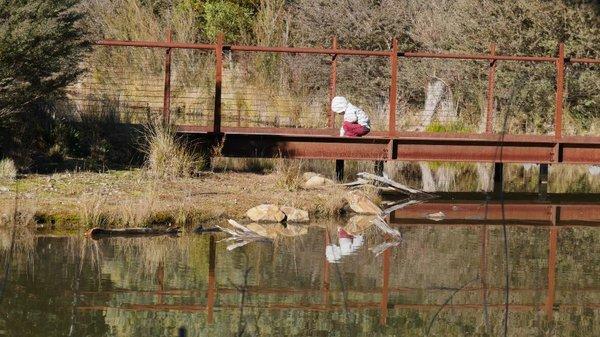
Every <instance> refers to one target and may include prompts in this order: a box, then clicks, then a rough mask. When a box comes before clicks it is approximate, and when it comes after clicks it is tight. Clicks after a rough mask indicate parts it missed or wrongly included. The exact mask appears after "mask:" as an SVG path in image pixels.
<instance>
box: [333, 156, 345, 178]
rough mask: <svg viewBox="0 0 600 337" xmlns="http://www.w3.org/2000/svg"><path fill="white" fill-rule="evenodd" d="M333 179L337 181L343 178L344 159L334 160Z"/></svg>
mask: <svg viewBox="0 0 600 337" xmlns="http://www.w3.org/2000/svg"><path fill="white" fill-rule="evenodd" d="M335 179H336V180H337V181H343V180H344V161H343V160H341V159H336V161H335Z"/></svg>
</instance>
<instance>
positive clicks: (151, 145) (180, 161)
mask: <svg viewBox="0 0 600 337" xmlns="http://www.w3.org/2000/svg"><path fill="white" fill-rule="evenodd" d="M146 139H147V142H148V149H147V155H148V159H147V164H146V167H147V169H148V173H149V174H150V175H151V176H153V177H155V178H167V179H172V178H188V177H190V176H192V174H193V173H194V171H195V170H196V169H197V168H199V166H201V160H200V159H199V158H198V157H197V156H195V155H194V154H192V153H190V151H188V149H186V147H185V146H184V145H183V144H181V142H180V141H178V140H177V139H176V137H175V134H174V132H173V131H172V130H170V129H169V128H164V127H153V128H151V129H150V130H149V132H148V134H147V138H146Z"/></svg>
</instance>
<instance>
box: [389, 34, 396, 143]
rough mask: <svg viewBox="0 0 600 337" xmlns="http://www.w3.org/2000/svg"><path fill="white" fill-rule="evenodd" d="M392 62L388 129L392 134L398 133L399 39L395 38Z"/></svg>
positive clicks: (391, 54)
mask: <svg viewBox="0 0 600 337" xmlns="http://www.w3.org/2000/svg"><path fill="white" fill-rule="evenodd" d="M390 63H391V67H390V68H391V79H390V113H389V115H388V130H389V133H390V136H391V135H393V134H395V133H396V104H397V102H396V100H397V95H398V40H397V39H395V38H394V39H393V40H392V51H391V53H390Z"/></svg>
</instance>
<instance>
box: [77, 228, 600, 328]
mask: <svg viewBox="0 0 600 337" xmlns="http://www.w3.org/2000/svg"><path fill="white" fill-rule="evenodd" d="M469 226H472V225H469ZM559 228H560V227H559V226H552V227H551V228H550V232H549V237H548V276H547V278H548V281H547V282H548V284H547V287H544V288H511V289H510V292H511V293H514V292H517V293H527V292H540V291H543V292H545V293H546V299H545V301H544V302H543V303H509V306H508V309H509V310H510V311H532V310H540V309H543V310H544V311H545V312H546V315H547V316H548V319H550V320H551V319H552V317H553V312H554V311H555V310H559V309H561V308H566V309H568V308H589V309H600V304H599V303H585V304H569V303H558V304H557V303H555V293H556V291H557V290H563V291H569V292H599V291H600V288H593V287H591V288H590V287H587V288H572V287H570V288H565V289H557V287H556V280H555V278H556V261H557V240H558V229H559ZM329 238H330V235H329V233H328V232H327V230H325V232H324V243H325V245H327V244H329V242H330V241H329V240H330V239H329ZM488 241H489V226H486V225H480V258H479V282H480V284H481V285H480V286H466V287H464V288H462V289H460V291H462V292H480V294H481V303H451V304H448V305H445V306H444V308H446V309H448V310H459V311H462V310H480V309H484V308H489V309H498V310H500V309H503V308H504V307H505V305H504V304H503V303H489V300H488V296H489V294H490V293H492V292H503V291H505V289H504V288H502V287H490V286H489V284H488V281H487V279H488V276H487V269H488V253H487V251H488V248H487V247H488ZM322 255H323V257H325V254H322ZM382 256H383V258H382V265H381V268H382V269H381V278H382V285H381V287H380V288H374V289H370V290H352V289H348V290H346V291H347V294H359V295H379V298H380V300H379V301H365V302H356V301H346V303H345V304H341V303H332V301H331V300H332V298H335V296H332V295H335V294H338V295H339V294H341V291H340V290H337V291H332V290H331V289H330V267H331V265H330V263H328V262H327V260H326V259H324V260H323V268H322V275H323V276H322V278H321V280H322V283H321V288H320V289H296V288H268V287H258V286H248V287H246V288H244V291H245V292H247V293H248V294H255V295H279V296H283V297H284V298H285V297H288V296H297V295H318V294H321V302H320V303H314V302H312V303H311V302H307V301H303V300H302V299H301V300H300V302H299V303H298V302H294V303H289V302H288V301H285V300H284V301H283V302H282V303H278V302H267V303H246V304H244V307H247V308H256V309H261V310H287V309H298V310H303V311H319V312H330V311H342V310H364V309H379V311H380V322H381V324H386V321H387V317H388V311H389V310H390V309H392V310H402V309H407V310H419V311H430V310H436V309H439V308H440V305H438V304H430V303H390V301H389V297H390V294H394V293H411V292H420V291H427V292H437V291H446V292H447V291H455V290H457V289H453V288H448V289H446V288H415V287H390V285H389V283H390V264H391V250H390V249H388V250H386V251H384V252H383V254H382ZM208 267H209V268H208V270H209V272H208V287H207V288H208V289H206V290H188V289H164V285H163V282H162V280H163V279H164V268H162V267H159V269H158V270H157V280H159V287H160V289H159V290H149V291H143V290H142V291H139V290H125V289H124V290H111V291H100V292H86V295H103V294H108V295H113V294H117V293H135V294H149V295H155V296H157V297H158V302H159V303H154V304H133V303H129V304H122V305H120V306H115V307H110V306H104V305H92V306H86V305H82V306H79V309H80V310H107V309H118V310H129V311H181V312H205V313H206V314H207V323H212V322H213V316H214V311H222V310H238V309H239V304H238V303H233V304H226V303H219V304H216V299H217V296H219V295H221V296H224V295H228V294H229V295H231V294H240V293H241V291H242V290H241V289H235V288H226V287H217V282H216V277H217V275H216V273H215V269H216V243H215V238H214V237H212V236H211V237H210V243H209V261H208ZM201 295H205V296H204V300H205V303H204V304H166V303H165V302H164V297H165V296H190V297H194V296H201Z"/></svg>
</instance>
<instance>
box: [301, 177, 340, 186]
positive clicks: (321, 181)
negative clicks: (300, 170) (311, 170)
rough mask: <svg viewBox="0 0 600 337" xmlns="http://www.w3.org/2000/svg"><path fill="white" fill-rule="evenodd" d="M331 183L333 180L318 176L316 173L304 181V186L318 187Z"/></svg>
mask: <svg viewBox="0 0 600 337" xmlns="http://www.w3.org/2000/svg"><path fill="white" fill-rule="evenodd" d="M333 184H335V182H334V181H333V180H331V179H327V178H325V177H322V176H319V175H316V176H312V177H310V178H309V179H308V180H307V181H306V182H305V183H304V187H305V188H318V187H322V186H327V185H333Z"/></svg>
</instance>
